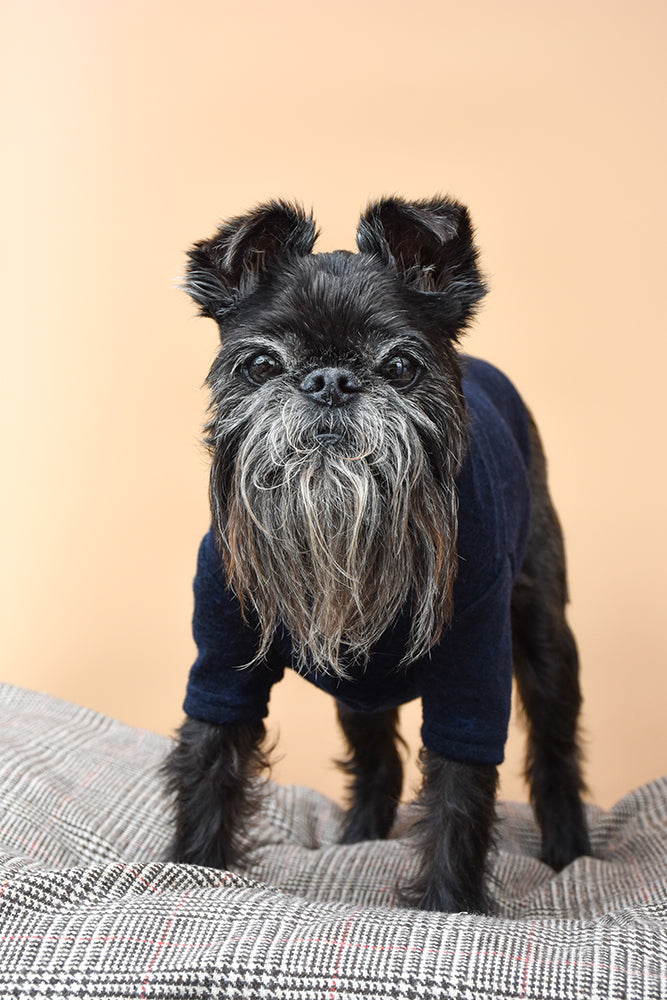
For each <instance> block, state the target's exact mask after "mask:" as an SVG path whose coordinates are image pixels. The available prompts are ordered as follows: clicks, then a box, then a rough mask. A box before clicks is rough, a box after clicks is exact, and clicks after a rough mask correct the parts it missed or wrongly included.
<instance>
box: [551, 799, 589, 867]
mask: <svg viewBox="0 0 667 1000" xmlns="http://www.w3.org/2000/svg"><path fill="white" fill-rule="evenodd" d="M590 853H591V844H590V839H589V836H588V829H587V827H586V818H585V815H584V808H583V805H582V802H581V799H580V798H579V797H578V796H573V797H571V798H567V799H566V798H563V799H562V801H561V802H559V803H558V805H557V807H556V808H553V809H552V810H551V811H550V813H549V816H548V818H547V819H546V820H545V821H543V824H542V851H541V854H540V857H541V860H542V861H544V862H545V863H546V864H548V865H549V866H550V867H551V868H553V869H554V871H557V872H559V871H561V870H562V869H563V868H565V867H566V866H567V865H569V864H570V863H571V862H572V861H575V860H576V859H577V858H580V857H582V856H583V855H586V854H590Z"/></svg>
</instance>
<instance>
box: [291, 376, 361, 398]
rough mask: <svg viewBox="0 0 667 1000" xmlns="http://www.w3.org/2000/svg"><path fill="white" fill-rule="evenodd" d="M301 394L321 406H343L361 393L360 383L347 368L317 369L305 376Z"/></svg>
mask: <svg viewBox="0 0 667 1000" xmlns="http://www.w3.org/2000/svg"><path fill="white" fill-rule="evenodd" d="M301 392H303V393H305V394H306V396H309V397H310V399H313V400H315V402H317V403H321V404H322V405H323V406H344V405H345V404H346V403H349V401H350V400H351V399H352V397H353V396H354V394H355V393H357V392H361V382H360V381H359V379H358V378H357V376H356V375H355V374H354V373H353V372H351V371H349V370H348V369H347V368H318V369H317V370H316V371H314V372H309V373H308V375H306V377H305V379H304V380H303V382H302V383H301Z"/></svg>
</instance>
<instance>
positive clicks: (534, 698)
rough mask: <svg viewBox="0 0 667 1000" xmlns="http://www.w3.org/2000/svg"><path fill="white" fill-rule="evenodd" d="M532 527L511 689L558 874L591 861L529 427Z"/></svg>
mask: <svg viewBox="0 0 667 1000" xmlns="http://www.w3.org/2000/svg"><path fill="white" fill-rule="evenodd" d="M531 501H532V510H531V523H530V537H529V541H528V549H527V552H526V556H525V559H524V562H523V565H522V567H521V573H520V575H519V578H518V581H517V583H516V585H515V588H514V591H513V594H512V640H513V655H514V671H515V676H516V681H517V687H518V690H519V694H520V697H521V701H522V703H523V707H524V710H525V715H526V720H527V723H528V752H527V759H526V778H527V780H528V783H529V786H530V797H531V802H532V805H533V810H534V812H535V817H536V819H537V822H538V824H539V826H540V829H541V831H542V860H543V861H546V862H547V863H548V864H549V865H551V867H552V868H555V869H556V870H560V869H561V868H563V867H564V866H565V865H567V864H568V863H569V862H570V861H572V860H574V858H576V857H579V856H580V855H582V854H588V853H590V845H589V840H588V832H587V829H586V821H585V817H584V809H583V804H582V800H581V793H582V792H583V790H584V781H583V778H582V773H581V752H580V748H579V740H578V733H577V727H578V719H579V711H580V708H581V692H580V688H579V658H578V654H577V647H576V643H575V640H574V636H573V635H572V632H571V631H570V629H569V627H568V624H567V622H566V620H565V605H566V603H567V583H566V573H565V551H564V546H563V538H562V534H561V529H560V525H559V523H558V518H557V516H556V513H555V511H554V508H553V506H552V503H551V500H550V497H549V493H548V488H547V477H546V462H545V459H544V454H543V451H542V446H541V443H540V439H539V435H538V433H537V429H536V428H535V425H534V424H533V423H532V422H531Z"/></svg>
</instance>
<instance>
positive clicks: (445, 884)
mask: <svg viewBox="0 0 667 1000" xmlns="http://www.w3.org/2000/svg"><path fill="white" fill-rule="evenodd" d="M420 759H421V765H422V772H423V776H424V781H423V786H422V790H421V793H420V796H419V801H418V807H419V810H420V815H419V818H418V820H417V823H416V825H415V828H414V836H415V838H416V841H417V845H418V852H419V869H418V872H417V875H416V877H415V878H414V879H413V880H412V882H411V883H410V884H409V885H407V886H406V887H405V888H403V889H402V891H401V896H402V898H403V899H404V901H405V902H408V903H410V904H412V905H413V906H417V907H418V908H419V909H422V910H441V911H446V912H454V911H461V910H467V911H468V912H470V913H489V912H490V909H491V900H490V897H489V894H488V890H487V887H486V874H487V867H486V863H487V856H488V853H489V849H490V847H491V844H492V839H493V824H494V820H495V800H496V788H497V785H498V771H497V768H496V767H495V766H494V765H493V764H463V763H460V762H458V761H453V760H447V759H446V758H445V757H441V756H440V755H439V754H436V753H433V752H432V751H429V750H426V749H422V751H421V754H420Z"/></svg>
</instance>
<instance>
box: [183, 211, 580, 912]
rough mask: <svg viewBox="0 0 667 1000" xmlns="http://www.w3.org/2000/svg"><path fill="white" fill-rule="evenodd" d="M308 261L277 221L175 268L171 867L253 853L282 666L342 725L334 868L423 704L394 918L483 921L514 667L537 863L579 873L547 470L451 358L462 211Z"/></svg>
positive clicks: (476, 296) (485, 374)
mask: <svg viewBox="0 0 667 1000" xmlns="http://www.w3.org/2000/svg"><path fill="white" fill-rule="evenodd" d="M316 236H317V234H316V231H315V227H314V224H313V221H312V217H308V216H306V215H305V214H304V213H303V212H302V211H301V210H300V209H299V208H297V207H293V206H291V205H288V204H285V203H282V202H271V203H269V204H266V205H263V206H260V207H259V208H257V209H256V210H255V211H253V212H251V213H249V214H248V215H246V216H244V217H242V218H238V219H234V220H232V221H230V222H229V223H227V224H225V225H223V226H222V227H221V228H220V229H219V231H218V232H217V233H216V235H215V236H214V237H213V238H212V239H211V240H206V241H203V242H201V243H198V244H197V245H196V246H195V247H194V248H193V249H192V250H191V251H190V254H189V269H188V279H187V290H188V291H189V293H190V295H191V296H192V297H193V298H194V300H195V301H196V302H197V303H198V304H199V305H200V307H201V312H202V313H203V314H204V315H206V316H210V317H212V318H213V319H215V320H216V322H217V323H218V326H219V329H220V336H221V344H222V346H221V349H220V352H219V354H218V356H217V358H216V360H215V362H214V364H213V367H212V369H211V372H210V374H209V377H208V384H209V386H210V390H211V418H210V421H209V423H208V425H207V443H208V446H209V448H210V452H211V456H212V468H211V480H210V500H211V510H212V519H213V526H212V528H211V531H210V532H209V534H208V535H207V536H206V538H205V539H204V542H203V543H202V546H201V549H200V554H199V565H198V571H197V577H196V580H195V617H194V633H195V639H196V641H197V645H198V648H199V656H198V659H197V662H196V663H195V666H194V667H193V670H192V673H191V676H190V682H189V686H188V694H187V698H186V702H185V711H186V714H187V716H188V718H187V719H186V721H185V723H184V725H183V726H182V728H181V730H180V733H179V740H178V742H177V744H176V745H175V748H174V750H173V751H172V753H171V755H170V757H169V759H168V761H167V763H166V767H165V770H166V775H167V780H168V783H169V787H170V789H171V791H172V793H173V794H174V795H175V800H176V812H177V815H176V835H175V840H174V844H173V849H172V856H173V858H174V859H176V860H180V861H186V862H193V863H196V864H202V865H210V866H215V867H220V868H223V867H228V866H229V865H231V864H233V863H234V862H235V861H237V860H238V859H239V856H240V855H241V854H242V853H243V851H244V850H245V846H244V845H247V844H248V842H249V841H250V842H251V840H252V826H251V824H252V813H253V810H254V809H255V808H256V807H257V804H258V791H257V789H258V787H259V784H258V781H257V777H258V774H259V772H260V771H261V769H262V768H263V767H264V766H265V764H266V759H265V755H264V753H263V751H262V740H263V737H264V733H265V730H264V723H263V718H264V717H265V715H266V711H267V704H268V699H269V692H270V689H271V686H272V684H274V683H275V682H276V681H277V680H279V679H280V677H281V676H282V673H283V670H284V668H285V666H292V667H294V668H295V669H299V670H301V671H302V672H303V673H305V674H306V676H308V677H309V679H311V680H312V681H314V683H316V684H318V685H319V686H320V687H322V688H324V689H325V690H326V691H328V692H330V693H331V694H332V695H333V696H334V697H335V698H336V700H337V705H338V715H339V719H340V723H341V726H342V729H343V732H344V734H345V738H346V741H347V743H348V745H349V759H348V760H347V761H346V763H345V765H344V767H345V769H346V771H347V772H348V774H349V775H350V776H351V782H350V806H349V809H348V812H347V817H346V825H345V832H344V835H343V841H344V842H345V843H352V842H355V841H359V840H363V839H370V838H377V837H385V836H387V834H388V833H389V831H390V828H391V826H392V822H393V819H394V815H395V810H396V805H397V802H398V800H399V797H400V794H401V786H402V765H401V760H400V757H399V753H398V750H397V742H398V740H399V737H398V733H397V712H398V709H397V706H398V705H400V704H402V703H404V702H406V701H409V700H411V699H412V698H415V697H420V698H421V699H422V704H423V711H424V725H423V728H422V738H423V743H424V748H423V749H422V751H421V761H422V768H423V778H424V780H423V789H422V792H421V795H420V799H419V808H420V818H419V819H418V822H417V823H416V826H415V837H416V843H417V845H418V849H419V852H420V853H419V858H420V862H419V870H418V874H417V876H416V877H415V878H414V879H413V880H412V881H411V883H410V884H409V885H406V886H402V887H401V895H402V898H403V899H404V900H406V901H409V902H412V903H413V904H414V905H416V906H418V907H422V908H424V909H431V910H453V909H467V910H471V911H478V912H488V911H489V909H490V898H489V894H488V890H487V887H486V878H485V876H486V860H487V855H488V852H489V848H490V846H491V843H492V835H493V821H494V816H495V795H496V785H497V770H496V768H497V765H498V764H499V763H500V761H501V760H502V756H503V747H504V742H505V739H506V735H507V724H508V717H509V710H510V695H511V686H512V668H514V674H515V676H516V681H517V685H518V689H519V692H520V695H521V699H522V702H523V706H524V708H525V713H526V717H527V720H528V727H529V747H528V763H527V777H528V780H529V782H530V788H531V798H532V802H533V807H534V810H535V813H536V816H537V820H538V822H539V825H540V827H541V830H542V857H543V859H544V860H545V861H546V862H548V863H549V864H550V865H552V866H553V867H554V868H556V869H560V868H562V867H563V866H564V865H566V864H567V863H568V862H570V861H571V860H572V859H573V858H575V857H577V856H578V855H580V854H584V853H587V852H588V849H589V845H588V835H587V832H586V825H585V821H584V816H583V808H582V803H581V798H580V795H581V791H582V788H583V782H582V778H581V772H580V766H579V757H580V754H579V748H578V744H577V719H578V714H579V708H580V701H581V696H580V692H579V682H578V660H577V651H576V646H575V643H574V639H573V637H572V634H571V632H570V630H569V628H568V626H567V624H566V621H565V617H564V605H565V601H566V582H565V559H564V553H563V545H562V538H561V533H560V529H559V525H558V521H557V518H556V515H555V513H554V510H553V507H552V505H551V502H550V499H549V495H548V492H547V484H546V472H545V463H544V457H543V454H542V450H541V446H540V443H539V438H538V436H537V432H536V429H535V426H534V424H533V422H532V419H531V418H530V415H529V414H528V412H527V411H526V409H525V407H524V405H523V404H522V402H521V400H520V399H519V397H518V395H517V394H516V392H515V390H514V389H513V387H512V386H511V384H510V383H509V382H508V381H507V379H505V377H504V376H503V375H501V374H500V372H498V371H497V370H496V369H494V368H492V367H491V366H490V365H486V364H484V363H483V362H480V361H475V360H472V359H470V358H466V357H464V356H462V355H460V354H459V353H458V351H457V350H456V346H455V345H456V341H457V338H458V336H459V334H460V333H461V331H462V330H463V329H464V328H465V326H466V324H467V323H468V321H469V320H470V318H471V316H472V315H473V312H474V310H475V308H476V305H477V303H478V301H479V300H480V299H481V297H482V296H483V295H484V293H485V287H484V284H483V281H482V278H481V276H480V272H479V270H478V266H477V251H476V248H475V245H474V243H473V236H472V229H471V225H470V221H469V218H468V213H467V210H466V209H465V208H464V207H463V206H461V205H459V204H457V203H456V202H453V201H451V200H449V199H434V200H432V201H423V202H412V203H410V202H405V201H402V200H400V199H385V200H382V201H379V202H377V203H376V204H373V205H371V206H370V207H369V208H368V210H367V211H366V213H365V214H364V215H363V216H362V218H361V221H360V225H359V231H358V246H359V251H360V252H359V253H357V254H352V253H347V252H343V251H337V252H335V253H328V254H313V253H312V249H313V245H314V242H315V239H316Z"/></svg>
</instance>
